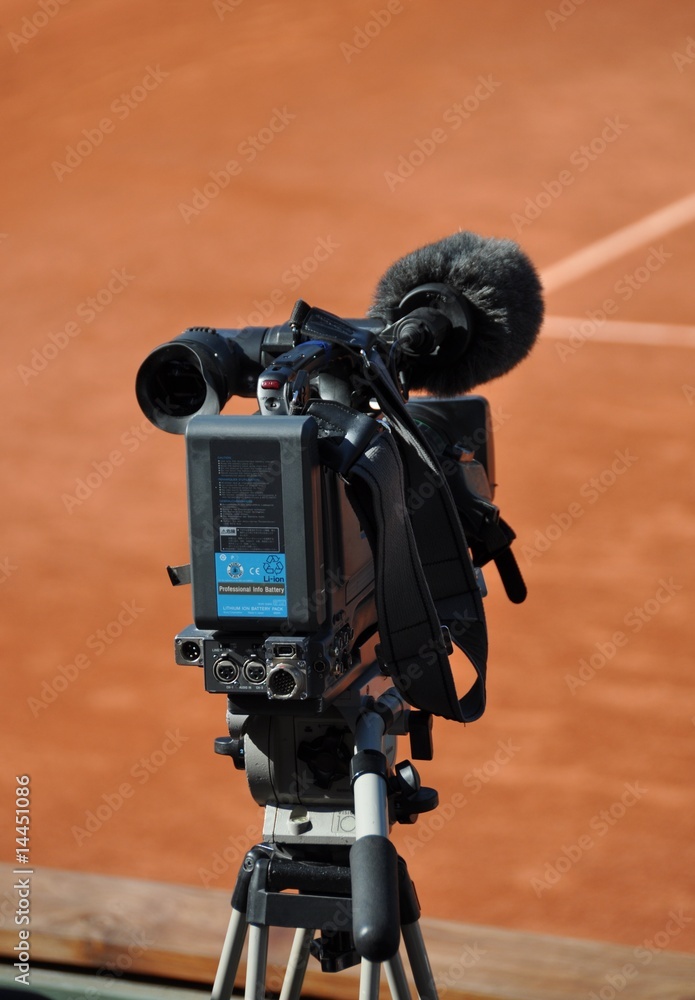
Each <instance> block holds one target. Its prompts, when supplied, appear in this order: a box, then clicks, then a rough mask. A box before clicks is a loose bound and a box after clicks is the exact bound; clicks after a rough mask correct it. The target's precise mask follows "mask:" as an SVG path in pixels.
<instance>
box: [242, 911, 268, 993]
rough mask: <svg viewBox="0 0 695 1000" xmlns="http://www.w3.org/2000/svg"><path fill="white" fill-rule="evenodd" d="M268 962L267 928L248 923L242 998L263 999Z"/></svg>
mask: <svg viewBox="0 0 695 1000" xmlns="http://www.w3.org/2000/svg"><path fill="white" fill-rule="evenodd" d="M267 964H268V928H267V927H265V926H263V927H259V926H257V925H256V924H249V948H248V952H247V955H246V989H245V990H244V1000H265V974H266V968H267Z"/></svg>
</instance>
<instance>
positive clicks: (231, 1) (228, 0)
mask: <svg viewBox="0 0 695 1000" xmlns="http://www.w3.org/2000/svg"><path fill="white" fill-rule="evenodd" d="M243 2H244V0H212V7H213V10H214V11H215V13H216V14H217V16H218V18H219V19H220V21H224V19H225V18H226V16H227V14H234V13H235V12H236V11H237V10H238V9H239V7H241V5H242V3H243Z"/></svg>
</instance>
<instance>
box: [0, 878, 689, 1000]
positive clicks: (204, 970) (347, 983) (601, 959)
mask: <svg viewBox="0 0 695 1000" xmlns="http://www.w3.org/2000/svg"><path fill="white" fill-rule="evenodd" d="M14 879H15V877H14V876H13V874H12V869H11V867H10V866H9V865H0V880H1V881H2V884H3V886H5V887H6V889H5V892H6V896H5V898H10V899H11V898H12V885H13V881H14ZM0 896H2V893H0ZM229 913H230V908H229V894H228V893H227V892H224V891H221V890H219V889H200V888H196V887H192V886H183V885H170V884H163V883H153V882H145V881H141V880H138V879H120V878H112V877H109V876H104V875H88V874H84V873H79V872H65V871H55V870H51V869H38V870H37V871H36V872H35V874H34V875H33V876H32V881H31V961H32V962H40V963H55V964H61V965H68V966H83V967H87V968H91V969H92V970H94V972H95V973H96V974H97V975H98V977H101V979H102V980H110V981H111V985H112V986H113V985H117V984H123V985H124V984H125V980H124V977H125V976H126V975H127V976H130V975H155V976H161V977H166V978H171V979H179V980H184V981H190V982H192V983H211V982H212V979H213V978H214V974H215V969H216V966H217V959H218V956H219V952H220V950H221V948H222V942H223V939H224V935H225V931H226V927H227V923H228V920H229ZM422 930H423V935H424V937H425V942H426V945H427V949H428V953H429V956H430V960H431V963H432V967H433V969H434V973H435V978H436V980H437V983H438V985H439V988H440V995H441V996H444V995H446V997H448V998H449V1000H483V998H485V1000H557V998H558V997H562V998H563V1000H594V997H595V998H599V1000H604V998H608V997H611V998H612V997H613V996H617V995H618V994H619V995H620V997H621V1000H654V998H655V997H656V996H658V997H659V1000H695V985H694V984H695V956H694V955H687V954H679V953H676V952H671V951H654V952H645V951H644V950H642V951H641V952H640V951H638V950H636V949H635V948H632V947H624V946H618V945H611V944H604V943H600V942H592V941H578V940H572V939H568V938H556V937H552V936H550V935H538V934H529V933H526V932H521V931H509V930H501V929H499V928H491V927H476V926H473V925H467V924H455V923H450V922H445V921H437V920H428V919H423V920H422ZM291 937H292V932H291V931H288V930H283V929H280V928H274V929H273V930H272V932H271V946H270V952H269V968H268V987H269V989H272V990H278V989H279V984H280V982H281V979H282V974H283V971H284V966H285V961H286V957H287V955H288V953H289V947H290V942H291ZM16 944H17V928H16V927H15V925H14V922H13V921H10V920H8V919H5V921H4V923H3V924H2V926H1V927H0V955H3V956H6V957H7V958H10V959H12V960H13V959H14V953H13V948H14V946H15V945H16ZM244 973H245V970H244V969H243V968H241V969H240V974H239V981H238V985H241V984H242V983H243V976H244ZM358 975H359V970H358V969H350V970H346V971H345V972H344V973H340V974H338V975H331V976H328V975H324V974H323V973H321V970H320V968H319V966H318V964H317V963H316V962H314V961H313V960H311V961H310V964H309V969H308V971H307V976H306V980H305V991H306V992H307V994H311V995H314V996H319V997H320V996H326V997H331V998H337V1000H341V998H343V997H345V998H346V1000H347V998H348V997H349V998H352V997H355V996H356V995H357V989H356V987H357V978H358ZM384 978H385V977H384ZM592 994H594V997H592ZM382 995H383V996H384V997H386V996H387V995H388V990H387V988H386V985H385V983H384V984H383V989H382Z"/></svg>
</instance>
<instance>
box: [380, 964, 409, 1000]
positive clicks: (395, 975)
mask: <svg viewBox="0 0 695 1000" xmlns="http://www.w3.org/2000/svg"><path fill="white" fill-rule="evenodd" d="M384 968H385V969H386V978H387V979H388V984H389V989H390V990H391V996H392V997H393V1000H411V995H410V987H409V986H408V980H407V979H406V978H405V969H404V968H403V962H402V960H401V956H400V955H398V954H396V955H394V957H393V958H392V959H390V960H389V961H388V962H384Z"/></svg>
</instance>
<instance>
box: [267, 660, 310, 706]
mask: <svg viewBox="0 0 695 1000" xmlns="http://www.w3.org/2000/svg"><path fill="white" fill-rule="evenodd" d="M303 690H304V676H303V674H302V672H301V671H300V670H299V669H298V668H297V667H295V666H293V665H292V664H289V663H278V665H277V666H276V667H273V669H272V670H271V671H270V673H269V674H268V697H269V698H277V699H278V700H287V699H288V698H298V697H299V696H300V694H301V692H302V691H303Z"/></svg>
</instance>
